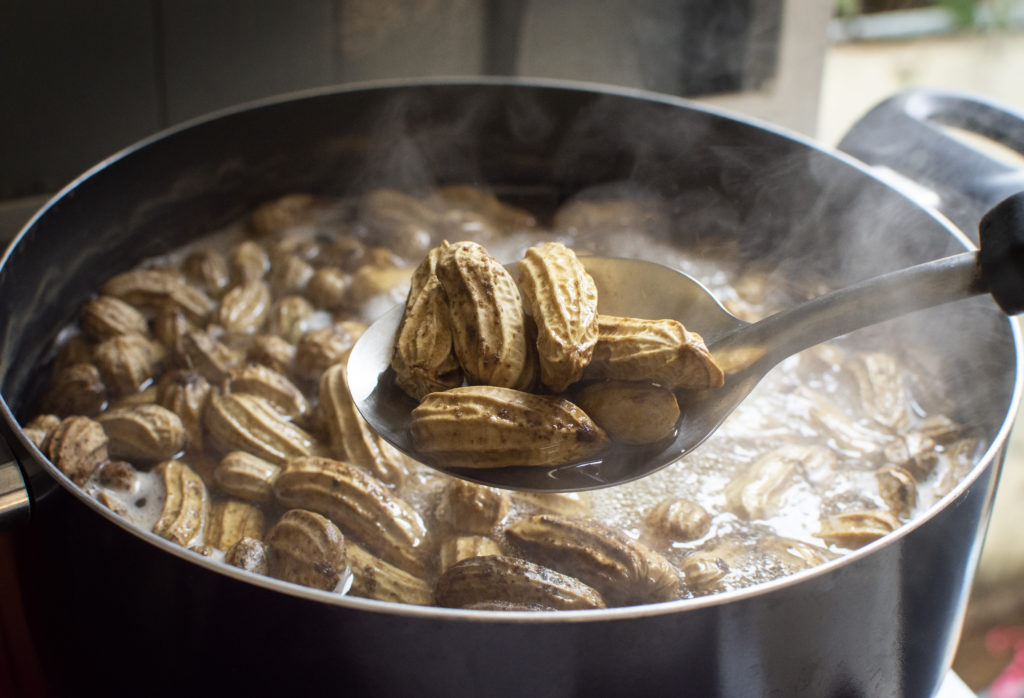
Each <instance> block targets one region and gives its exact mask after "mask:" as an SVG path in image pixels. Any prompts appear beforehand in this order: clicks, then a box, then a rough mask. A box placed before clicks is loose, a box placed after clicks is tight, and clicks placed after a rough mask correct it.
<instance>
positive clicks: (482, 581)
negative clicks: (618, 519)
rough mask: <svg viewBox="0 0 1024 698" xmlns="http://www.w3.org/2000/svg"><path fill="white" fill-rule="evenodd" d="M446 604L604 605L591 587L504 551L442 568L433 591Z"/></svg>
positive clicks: (504, 606)
mask: <svg viewBox="0 0 1024 698" xmlns="http://www.w3.org/2000/svg"><path fill="white" fill-rule="evenodd" d="M434 595H435V598H436V601H437V603H438V605H439V606H447V607H449V608H468V607H473V608H481V607H488V608H493V609H498V608H502V609H508V610H514V609H524V610H525V609H530V610H533V609H544V610H566V611H568V610H582V609H588V608H604V607H605V603H604V600H603V599H602V598H601V595H600V593H598V592H597V591H596V590H594V589H593V588H591V587H589V586H587V585H586V584H584V583H583V582H581V581H580V580H578V579H574V578H573V577H571V576H568V575H565V574H562V573H561V572H557V571H555V570H553V569H550V568H547V567H543V566H541V565H538V564H535V563H533V562H529V561H527V560H520V559H517V558H513V557H506V556H503V555H490V556H487V557H471V558H467V559H465V560H462V561H461V562H458V563H456V564H454V565H452V566H451V567H449V568H448V569H447V571H445V573H444V574H443V575H441V578H440V579H439V580H438V582H437V586H436V588H435V592H434Z"/></svg>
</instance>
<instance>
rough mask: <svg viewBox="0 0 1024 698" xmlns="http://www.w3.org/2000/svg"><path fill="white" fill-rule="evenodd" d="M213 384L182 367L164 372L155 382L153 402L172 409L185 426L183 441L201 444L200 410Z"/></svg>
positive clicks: (201, 425) (192, 445) (191, 446)
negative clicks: (158, 380)
mask: <svg viewBox="0 0 1024 698" xmlns="http://www.w3.org/2000/svg"><path fill="white" fill-rule="evenodd" d="M212 390H213V388H212V386H211V385H210V382H209V381H208V380H206V379H205V378H203V377H202V376H201V375H199V374H198V373H196V372H195V371H190V370H188V369H182V370H178V371H172V372H170V373H165V374H164V376H163V377H162V378H161V379H160V382H159V383H157V386H156V402H157V404H158V405H160V406H161V407H166V408H167V409H169V410H171V411H172V412H174V413H175V414H176V415H178V417H179V418H180V419H181V424H182V426H183V427H184V428H185V440H186V445H188V446H189V447H190V448H192V449H195V450H196V451H201V450H202V448H203V411H204V410H205V409H206V401H207V400H208V399H209V397H210V393H211V392H212Z"/></svg>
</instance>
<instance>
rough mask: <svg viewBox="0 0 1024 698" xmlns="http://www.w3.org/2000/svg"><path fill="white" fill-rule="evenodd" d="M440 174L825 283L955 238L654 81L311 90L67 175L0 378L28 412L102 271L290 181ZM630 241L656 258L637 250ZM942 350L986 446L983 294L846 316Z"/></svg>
mask: <svg viewBox="0 0 1024 698" xmlns="http://www.w3.org/2000/svg"><path fill="white" fill-rule="evenodd" d="M444 183H469V184H476V185H480V186H485V187H488V188H491V189H493V190H494V191H495V192H496V193H498V194H499V196H500V197H502V198H504V199H506V200H509V201H512V202H517V203H518V202H522V203H525V204H527V205H529V206H530V207H531V208H534V209H535V210H541V211H543V210H553V209H554V208H555V207H557V206H558V205H559V204H561V203H562V202H564V201H566V200H567V199H569V198H571V197H573V196H578V195H580V193H581V192H598V193H599V192H602V191H623V192H641V193H642V194H643V195H655V196H657V197H658V198H659V199H660V200H661V201H662V202H663V205H664V206H665V207H666V210H668V211H669V212H670V214H671V220H672V225H671V228H670V229H669V230H668V231H666V235H667V236H668V237H670V238H671V239H672V240H675V241H678V242H679V243H680V244H695V243H700V244H710V245H719V244H722V245H724V244H727V243H732V244H734V249H735V250H736V254H737V255H739V256H740V257H741V258H742V259H744V260H750V261H758V262H763V261H764V260H765V259H771V260H773V261H774V263H775V264H776V271H775V272H774V274H776V275H778V277H779V278H787V276H789V275H797V274H798V273H799V274H806V273H808V272H811V273H814V274H817V275H820V276H821V277H823V278H828V279H829V280H830V281H831V282H832V283H833V284H834V285H835V286H836V287H838V286H841V285H845V284H848V283H852V282H854V281H857V280H860V279H863V278H867V277H869V276H873V275H876V274H879V273H882V272H885V271H890V270H894V269H898V268H901V267H903V266H906V265H909V264H913V263H917V262H921V261H926V260H929V259H934V258H937V257H941V256H944V255H948V254H952V253H955V252H958V251H962V250H963V249H964V246H965V243H964V242H963V241H962V239H961V238H958V237H957V236H956V235H955V234H954V233H953V232H952V231H951V229H949V228H947V227H946V226H945V225H943V224H942V223H941V222H940V221H939V220H938V219H937V218H935V217H933V216H932V215H930V214H929V213H927V212H925V211H924V210H922V209H920V208H919V207H917V206H915V205H913V204H912V203H910V202H909V201H908V200H907V199H905V198H904V197H902V196H901V195H899V194H898V193H896V192H895V191H894V190H892V189H890V188H889V187H887V186H885V185H883V184H881V183H880V182H879V181H877V180H875V179H874V178H872V177H871V176H869V175H868V174H866V173H865V172H864V171H863V170H861V169H860V168H858V167H857V166H855V165H854V164H852V163H851V162H849V161H847V160H844V159H841V158H840V157H837V156H836V155H834V154H831V153H828V152H825V151H822V150H820V149H817V148H815V147H813V146H812V145H810V144H807V143H804V142H801V141H799V140H796V139H794V138H791V137H788V136H786V135H784V134H781V133H778V132H775V131H773V130H771V129H768V128H765V127H762V126H758V125H754V124H750V123H747V122H744V121H741V120H736V119H733V118H729V117H726V116H723V115H720V114H717V113H713V112H709V111H705V110H702V109H698V108H695V107H693V106H690V105H687V104H685V103H683V102H680V101H677V100H670V99H661V98H647V97H639V96H635V95H628V94H620V93H613V92H602V91H595V90H591V89H577V88H571V87H564V86H551V85H541V86H528V85H522V84H514V83H513V84H503V83H484V84H475V83H472V84H471V83H465V84H458V83H456V84H418V85H405V86H397V87H396V86H384V87H377V88H363V89H353V90H341V91H335V92H329V93H315V94H309V95H305V96H299V97H295V98H292V99H288V100H285V101H275V102H270V103H266V104H262V105H259V106H255V107H252V108H248V109H244V110H241V111H236V112H231V113H227V114H223V115H220V116H216V117H213V118H210V119H207V120H203V121H200V122H197V123H195V124H192V125H188V126H185V127H182V128H180V129H176V130H174V131H172V132H169V133H166V134H162V135H160V136H157V137H154V138H153V139H150V140H148V141H146V142H144V143H142V144H139V145H137V146H135V147H133V148H131V149H129V150H127V151H125V152H124V153H122V154H120V155H118V156H115V157H114V158H112V159H111V160H109V161H107V162H106V163H103V164H101V165H100V166H98V167H97V168H95V169H94V170H92V171H91V172H90V173H88V174H87V175H85V176H83V177H82V178H80V179H79V180H78V181H77V182H75V183H73V184H72V185H71V186H69V188H67V189H66V190H65V191H64V192H63V193H62V194H61V195H60V196H59V197H57V198H56V199H55V200H54V201H52V202H51V203H50V204H49V205H48V206H47V208H46V209H45V210H44V211H43V212H42V213H41V214H40V215H39V216H37V217H36V218H35V219H34V220H33V221H32V223H31V224H30V225H29V227H28V228H27V229H26V230H25V231H24V232H23V234H22V235H21V236H20V237H19V238H18V240H17V241H16V244H15V245H14V246H12V248H11V249H10V250H9V251H8V254H7V256H6V258H5V260H4V262H3V266H2V268H0V298H4V299H5V303H4V308H3V311H2V312H3V316H2V318H0V367H2V374H3V378H2V381H3V382H2V394H3V397H4V400H5V401H6V403H7V405H8V406H9V408H10V410H11V412H12V413H13V414H14V415H15V416H16V417H18V418H19V419H21V420H27V419H28V418H29V417H30V416H31V411H32V409H33V406H34V404H35V401H36V400H37V399H38V396H39V392H40V390H41V380H42V378H43V376H44V375H46V371H31V370H28V367H31V366H35V365H37V364H38V358H39V356H40V353H41V352H43V353H44V354H45V353H46V352H52V348H53V346H54V343H55V341H56V339H57V333H58V331H59V329H60V328H61V327H63V326H64V325H66V324H67V323H68V322H70V321H71V320H72V318H73V317H74V316H75V314H76V313H77V311H78V308H79V307H80V306H81V305H82V303H83V302H84V301H85V300H87V299H88V298H89V297H90V296H91V295H92V294H93V293H94V291H95V289H96V288H98V287H99V286H100V285H101V283H102V282H103V281H104V280H106V279H107V278H109V277H110V276H111V275H113V274H115V273H117V272H119V271H124V270H127V269H129V268H131V267H132V266H134V265H135V264H137V263H138V262H139V261H141V260H143V259H145V258H149V257H152V256H155V255H159V254H163V253H166V252H168V251H170V250H173V249H174V248H176V247H178V246H180V245H182V244H183V243H185V242H187V241H190V240H192V239H194V238H196V237H198V236H200V235H202V234H204V233H207V232H209V231H211V230H215V229H217V228H219V227H220V226H222V225H224V224H226V223H228V222H229V221H231V220H233V219H235V218H237V217H239V216H240V215H241V214H242V213H243V212H245V211H247V210H249V209H251V208H252V207H254V206H255V205H257V204H259V203H261V202H263V201H266V200H268V199H271V198H273V197H276V196H279V195H283V194H287V193H291V192H311V193H319V194H330V195H350V194H358V193H360V192H364V191H368V190H370V189H373V188H376V187H381V186H387V187H391V188H396V189H402V190H408V191H421V190H424V189H428V188H430V187H433V186H436V185H439V184H444ZM636 254H637V256H641V257H643V256H645V255H646V256H649V257H650V258H652V260H653V261H659V260H658V258H657V257H658V254H657V251H656V250H649V251H646V250H644V249H638V250H637V251H636ZM881 340H884V341H885V342H886V343H887V344H888V345H889V346H922V347H942V352H941V364H940V365H938V366H936V367H935V369H934V370H935V371H937V372H938V373H939V374H941V375H942V376H943V380H944V381H946V382H947V383H948V385H949V391H948V392H949V393H950V394H952V395H956V396H957V400H956V403H955V406H954V409H955V413H953V414H950V415H949V416H950V417H953V418H954V419H956V420H957V421H959V422H961V423H962V424H964V425H967V426H968V427H970V428H971V429H973V430H977V431H978V432H979V433H981V434H983V436H984V438H985V439H987V441H988V442H989V443H993V442H994V441H995V440H996V438H997V435H998V434H999V432H1000V430H1001V428H1002V426H1003V424H1004V422H1005V420H1006V419H1007V415H1008V413H1009V411H1010V407H1011V405H1012V404H1013V400H1014V390H1015V386H1016V380H1015V372H1016V365H1015V361H1016V358H1015V357H1016V349H1015V337H1014V334H1013V332H1012V329H1011V325H1010V323H1009V322H1008V321H1007V319H1006V318H1005V316H1003V315H1002V314H1001V313H1000V312H999V311H998V309H997V308H996V306H995V305H994V304H993V303H992V302H991V301H990V300H989V299H987V298H979V299H974V300H971V301H965V302H961V303H958V304H956V305H955V306H948V307H945V308H938V309H933V310H929V311H925V312H922V313H918V314H916V315H914V316H911V317H907V318H904V319H901V320H899V321H894V322H891V323H887V324H886V325H885V326H884V327H883V328H874V329H868V330H864V331H862V332H861V333H858V337H857V341H859V342H862V343H863V345H864V346H865V347H870V346H872V345H873V344H874V343H876V342H878V341H881Z"/></svg>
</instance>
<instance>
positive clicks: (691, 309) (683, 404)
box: [348, 192, 1024, 491]
mask: <svg viewBox="0 0 1024 698" xmlns="http://www.w3.org/2000/svg"><path fill="white" fill-rule="evenodd" d="M980 233H981V236H980V238H981V250H980V251H978V252H964V253H962V254H958V255H955V256H952V257H947V258H945V259H940V260H936V261H933V262H927V263H925V264H920V265H917V266H914V267H910V268H908V269H903V270H900V271H896V272H892V273H889V274H885V275H883V276H878V277H875V278H873V279H869V280H867V281H863V282H861V283H858V284H855V285H853V286H849V287H847V288H844V289H840V290H838V291H833V292H831V293H828V294H825V295H822V296H819V297H818V298H815V299H813V300H811V301H808V302H806V303H803V304H801V305H798V306H796V307H793V308H790V309H788V310H784V311H782V312H780V313H777V314H775V315H772V316H771V317H768V318H765V319H763V320H761V321H759V322H756V323H747V322H744V321H742V320H740V319H739V318H736V317H735V316H733V315H731V314H730V313H729V312H728V311H726V310H725V308H723V307H722V306H721V304H720V303H719V302H718V300H717V299H716V298H715V297H714V296H713V295H712V294H711V293H710V292H709V291H708V290H707V289H706V288H704V286H702V285H701V284H700V283H699V282H697V281H696V280H694V279H693V278H691V277H689V276H687V275H686V274H684V273H683V272H680V271H677V270H675V269H670V268H668V267H665V266H662V265H660V264H655V263H653V262H645V261H641V260H636V259H615V258H608V257H581V261H582V262H583V264H584V266H585V267H586V269H587V271H588V272H589V273H590V275H591V276H592V277H593V278H594V281H595V282H596V284H597V288H598V298H599V299H600V300H599V304H600V309H601V312H602V313H603V314H608V315H624V316H632V317H645V318H649V319H660V318H676V319H678V320H680V321H681V322H683V324H684V325H685V326H686V327H687V328H688V329H691V330H693V331H696V332H698V333H700V334H701V335H702V336H703V337H704V339H705V342H706V343H707V345H708V348H709V349H710V350H711V353H712V355H713V356H714V357H715V359H716V361H717V362H718V363H719V364H720V365H721V366H722V368H723V370H724V371H725V385H724V386H723V387H721V388H716V389H710V390H699V391H682V392H681V393H680V396H679V407H680V411H681V412H682V417H681V419H680V422H679V425H678V430H677V432H676V435H675V438H674V439H673V440H672V441H671V442H670V443H667V444H664V443H662V444H657V445H656V446H652V447H643V448H639V447H612V448H611V449H610V450H609V451H608V452H606V453H604V454H602V456H601V458H600V459H595V460H589V461H587V462H583V463H573V464H569V465H562V466H557V467H538V466H530V467H525V466H524V467H509V468H491V469H487V468H480V469H466V468H461V469H460V468H445V467H444V466H443V465H437V464H436V465H434V467H435V468H436V469H438V470H441V471H443V472H446V473H448V474H451V475H455V476H458V477H462V478H465V479H468V480H473V481H475V482H479V483H482V484H486V485H494V486H498V487H504V488H510V489H520V490H534V491H544V490H553V491H576V490H587V489H597V488H601V487H607V486H610V485H615V484H618V483H622V482H627V481H629V480H635V479H637V478H640V477H643V476H645V475H649V474H651V473H653V472H655V471H657V470H660V469H661V468H663V467H665V466H666V465H669V464H671V463H673V462H675V461H677V460H679V458H680V457H683V456H685V455H687V454H689V453H690V452H692V451H693V450H694V449H695V448H697V447H698V446H699V445H700V444H701V443H703V442H704V440H705V439H707V438H708V437H709V436H711V434H713V433H714V432H715V430H716V429H717V428H718V427H719V425H721V423H722V422H723V421H724V420H725V418H726V417H728V416H729V414H730V413H732V411H733V410H734V409H736V407H737V406H738V405H739V404H740V403H741V402H742V401H743V400H744V398H746V396H747V395H748V394H749V393H750V391H751V390H753V389H754V386H756V385H757V383H758V382H759V381H760V380H761V378H763V377H764V375H765V374H766V373H768V371H769V370H771V368H772V367H774V366H775V365H776V364H777V363H779V362H780V361H782V360H783V359H785V358H786V357H788V356H791V355H792V354H795V353H797V352H799V351H802V350H803V349H807V348H809V347H812V346H814V345H816V344H819V343H821V342H824V341H826V340H829V339H832V338H835V337H838V336H840V335H844V334H847V333H849V332H852V331H854V330H857V329H860V328H863V327H867V326H869V325H873V324H876V323H879V322H883V321H885V320H889V319H892V318H895V317H898V316H901V315H905V314H907V313H910V312H913V311H915V310H922V309H925V308H931V307H934V306H937V305H942V304H944V303H948V302H951V301H956V300H961V299H965V298H969V297H972V296H976V295H980V294H983V293H986V292H990V293H991V294H992V295H993V297H994V298H995V299H996V301H997V302H998V303H999V305H1000V307H1002V309H1003V310H1004V311H1005V312H1006V313H1007V314H1016V313H1019V312H1022V311H1024V192H1022V193H1020V194H1015V195H1014V196H1011V197H1010V198H1008V199H1006V200H1005V201H1003V202H1002V203H1000V204H999V205H997V206H996V207H995V208H993V209H992V210H991V211H990V212H989V213H988V214H986V216H985V217H984V218H983V219H982V222H981V226H980ZM638 279H639V280H642V283H638V281H637V280H638ZM403 311H404V304H403V305H398V306H396V307H394V308H392V309H391V310H390V311H389V312H387V313H386V314H385V315H384V316H383V317H381V318H380V319H379V320H377V321H376V322H375V323H373V325H372V326H371V327H370V328H369V329H368V330H367V331H366V332H365V333H364V334H363V336H362V337H361V338H360V339H359V341H358V342H357V343H356V346H355V347H354V348H353V350H352V353H351V355H350V357H349V362H348V379H349V387H350V389H351V391H352V397H353V398H354V400H355V403H356V407H357V408H358V409H359V412H360V413H361V414H362V415H363V417H364V418H365V419H366V420H367V421H368V422H369V423H370V424H371V425H372V426H373V428H374V429H376V430H377V432H378V433H379V434H380V435H381V436H382V437H383V438H384V439H385V440H387V441H389V442H390V443H391V444H393V445H394V446H396V447H397V448H398V449H400V450H401V451H403V452H405V453H406V454H408V455H410V456H412V457H413V458H417V453H416V448H415V446H414V444H413V443H412V437H411V434H410V421H411V417H410V413H411V411H412V408H413V407H415V405H416V403H415V401H413V400H412V398H410V397H408V396H407V395H405V393H403V392H402V391H401V390H400V389H399V388H398V387H396V386H395V384H394V374H393V372H392V371H391V369H390V368H389V363H390V360H391V355H392V351H393V346H394V338H395V334H396V332H397V330H398V325H399V322H400V321H401V318H402V313H403Z"/></svg>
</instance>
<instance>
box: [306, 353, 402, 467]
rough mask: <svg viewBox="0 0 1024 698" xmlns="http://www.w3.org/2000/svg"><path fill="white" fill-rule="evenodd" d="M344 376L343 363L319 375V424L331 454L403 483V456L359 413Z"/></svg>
mask: <svg viewBox="0 0 1024 698" xmlns="http://www.w3.org/2000/svg"><path fill="white" fill-rule="evenodd" d="M345 375H346V374H345V365H344V364H335V365H334V366H331V367H330V368H328V369H327V370H326V371H324V373H323V375H322V376H321V378H320V384H319V393H318V394H319V412H320V424H321V425H322V427H323V429H324V430H325V431H326V432H327V436H328V440H329V442H330V449H331V454H332V455H334V457H335V458H338V459H339V460H343V461H345V462H347V463H352V464H353V465H358V466H360V467H363V468H365V469H366V470H367V471H369V472H370V473H371V474H372V475H373V476H374V477H376V478H378V479H379V480H381V481H383V482H385V483H387V484H389V485H400V484H402V482H403V481H404V479H405V476H406V464H405V457H404V456H403V455H402V454H401V453H399V452H398V451H397V450H396V449H395V448H394V447H392V446H391V444H389V443H387V442H386V441H384V440H383V439H382V438H381V437H380V436H378V435H377V432H375V431H374V430H373V429H372V428H371V427H370V425H369V424H367V423H366V420H365V419H363V417H362V415H360V414H359V411H358V410H357V409H356V406H355V402H354V401H353V400H352V393H351V392H350V391H349V389H348V381H347V379H346V377H345Z"/></svg>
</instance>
